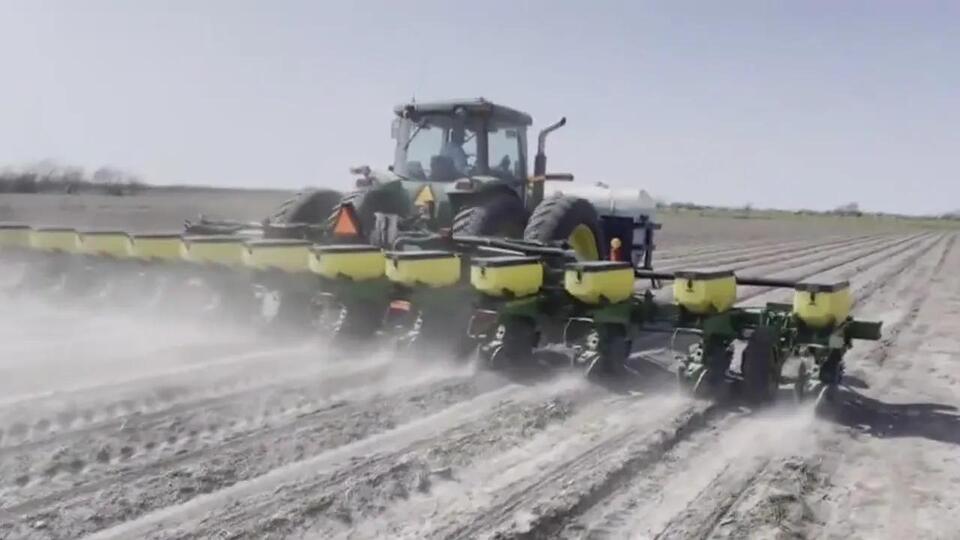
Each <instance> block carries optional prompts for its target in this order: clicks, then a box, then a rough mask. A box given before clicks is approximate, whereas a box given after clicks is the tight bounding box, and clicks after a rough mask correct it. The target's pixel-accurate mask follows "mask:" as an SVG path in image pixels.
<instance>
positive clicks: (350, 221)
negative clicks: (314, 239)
mask: <svg viewBox="0 0 960 540" xmlns="http://www.w3.org/2000/svg"><path fill="white" fill-rule="evenodd" d="M333 234H336V235H339V236H360V226H359V224H358V223H357V217H356V216H355V215H354V213H353V207H352V206H349V205H347V206H341V207H340V211H339V212H337V221H336V223H335V224H334V225H333Z"/></svg>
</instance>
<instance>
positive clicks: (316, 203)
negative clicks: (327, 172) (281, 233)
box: [270, 189, 343, 225]
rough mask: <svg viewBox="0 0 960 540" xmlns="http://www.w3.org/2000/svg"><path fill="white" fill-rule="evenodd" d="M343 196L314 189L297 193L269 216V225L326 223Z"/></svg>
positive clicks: (327, 190) (330, 191) (326, 190)
mask: <svg viewBox="0 0 960 540" xmlns="http://www.w3.org/2000/svg"><path fill="white" fill-rule="evenodd" d="M341 198H343V195H342V194H341V193H340V192H339V191H334V190H332V189H314V190H307V191H303V192H301V193H298V194H297V195H296V196H295V197H293V198H292V199H288V200H286V201H284V202H283V203H282V204H281V205H280V207H279V208H277V210H276V211H275V212H274V213H273V215H272V216H270V222H271V223H278V224H291V223H305V224H310V225H319V224H322V223H326V220H327V218H328V217H330V213H331V212H333V209H334V208H336V206H337V205H338V204H339V203H340V199H341Z"/></svg>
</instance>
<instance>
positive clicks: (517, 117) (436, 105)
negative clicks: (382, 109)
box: [393, 97, 533, 126]
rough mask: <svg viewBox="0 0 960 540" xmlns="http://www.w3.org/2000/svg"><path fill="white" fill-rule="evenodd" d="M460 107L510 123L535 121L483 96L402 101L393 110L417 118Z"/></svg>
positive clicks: (449, 112)
mask: <svg viewBox="0 0 960 540" xmlns="http://www.w3.org/2000/svg"><path fill="white" fill-rule="evenodd" d="M458 107H462V108H463V109H464V110H466V112H467V114H468V115H470V116H483V117H488V118H492V119H494V120H499V121H502V122H505V123H508V124H519V125H524V126H529V125H531V124H532V123H533V119H532V118H530V115H528V114H527V113H525V112H521V111H518V110H516V109H511V108H510V107H505V106H503V105H497V104H496V103H493V102H491V101H487V100H485V99H483V98H482V97H481V98H475V99H456V100H449V101H430V102H424V103H416V102H414V103H402V104H400V105H397V106H396V107H394V108H393V112H395V113H396V114H397V116H403V117H407V118H417V117H419V116H422V115H427V114H453V111H454V110H456V109H457V108H458Z"/></svg>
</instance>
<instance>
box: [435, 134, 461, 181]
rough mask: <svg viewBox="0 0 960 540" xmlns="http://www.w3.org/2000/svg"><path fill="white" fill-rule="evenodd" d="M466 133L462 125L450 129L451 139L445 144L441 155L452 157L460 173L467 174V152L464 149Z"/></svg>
mask: <svg viewBox="0 0 960 540" xmlns="http://www.w3.org/2000/svg"><path fill="white" fill-rule="evenodd" d="M465 140H466V133H465V131H464V129H463V128H462V127H455V128H453V129H452V130H450V139H449V140H447V142H445V143H444V144H443V148H441V149H440V155H441V156H443V157H445V158H448V159H450V161H452V162H453V166H454V167H455V168H456V169H457V172H459V173H460V174H464V175H466V174H467V153H466V152H465V151H464V149H463V143H464V141H465Z"/></svg>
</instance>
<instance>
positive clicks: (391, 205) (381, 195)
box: [328, 189, 410, 236]
mask: <svg viewBox="0 0 960 540" xmlns="http://www.w3.org/2000/svg"><path fill="white" fill-rule="evenodd" d="M398 195H399V194H398V193H396V192H394V191H387V190H382V189H367V190H361V191H354V192H352V193H348V194H347V195H345V196H344V197H343V198H342V199H341V200H340V204H346V203H349V204H351V205H352V206H353V209H354V210H355V211H356V212H357V217H358V218H359V219H360V228H361V229H363V231H362V232H363V234H364V235H365V236H368V235H369V234H370V233H371V232H372V231H373V230H374V227H375V225H376V220H377V216H376V214H377V212H380V213H382V214H397V215H399V216H406V215H407V212H408V210H409V206H410V205H409V202H410V201H408V200H406V199H404V198H402V197H400V196H398ZM328 216H329V219H331V220H332V219H333V218H335V217H336V215H335V214H334V213H333V212H331V213H329V214H328Z"/></svg>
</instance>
